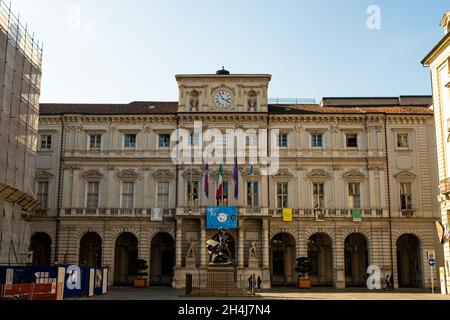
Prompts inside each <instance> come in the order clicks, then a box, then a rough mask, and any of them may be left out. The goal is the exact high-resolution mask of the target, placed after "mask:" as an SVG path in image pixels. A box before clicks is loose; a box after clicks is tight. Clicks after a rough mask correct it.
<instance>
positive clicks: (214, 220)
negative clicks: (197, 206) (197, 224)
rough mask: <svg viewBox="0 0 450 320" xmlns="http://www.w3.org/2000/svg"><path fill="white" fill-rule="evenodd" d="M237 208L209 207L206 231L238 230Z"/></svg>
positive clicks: (207, 209)
mask: <svg viewBox="0 0 450 320" xmlns="http://www.w3.org/2000/svg"><path fill="white" fill-rule="evenodd" d="M237 213H238V210H237V207H207V208H206V229H224V230H226V229H237V227H238V223H237V222H238V215H237Z"/></svg>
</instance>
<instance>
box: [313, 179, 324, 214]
mask: <svg viewBox="0 0 450 320" xmlns="http://www.w3.org/2000/svg"><path fill="white" fill-rule="evenodd" d="M313 206H314V209H316V208H318V209H322V208H324V207H325V186H324V184H323V183H322V182H321V183H313Z"/></svg>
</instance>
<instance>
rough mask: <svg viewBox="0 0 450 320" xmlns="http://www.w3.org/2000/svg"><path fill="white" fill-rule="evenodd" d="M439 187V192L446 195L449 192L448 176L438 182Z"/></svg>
mask: <svg viewBox="0 0 450 320" xmlns="http://www.w3.org/2000/svg"><path fill="white" fill-rule="evenodd" d="M439 189H440V191H441V194H443V195H448V194H450V178H447V179H444V180H442V181H441V182H440V183H439Z"/></svg>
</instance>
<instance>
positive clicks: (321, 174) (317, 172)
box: [308, 169, 331, 181]
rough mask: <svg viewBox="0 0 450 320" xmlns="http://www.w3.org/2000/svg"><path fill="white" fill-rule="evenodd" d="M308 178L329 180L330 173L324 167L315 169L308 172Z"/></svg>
mask: <svg viewBox="0 0 450 320" xmlns="http://www.w3.org/2000/svg"><path fill="white" fill-rule="evenodd" d="M308 178H309V179H311V180H322V181H323V180H329V179H330V178H331V176H330V174H329V173H328V172H326V171H325V170H323V169H314V170H311V172H310V173H309V174H308Z"/></svg>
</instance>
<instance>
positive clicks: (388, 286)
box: [384, 275, 391, 290]
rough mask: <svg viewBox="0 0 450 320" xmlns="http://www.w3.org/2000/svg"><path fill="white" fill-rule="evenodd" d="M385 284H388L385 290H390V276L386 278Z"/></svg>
mask: <svg viewBox="0 0 450 320" xmlns="http://www.w3.org/2000/svg"><path fill="white" fill-rule="evenodd" d="M384 283H385V284H386V286H385V287H384V290H388V289H390V285H391V280H390V279H389V275H387V276H386V280H385V281H384Z"/></svg>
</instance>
